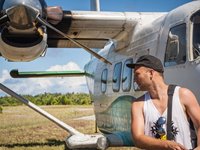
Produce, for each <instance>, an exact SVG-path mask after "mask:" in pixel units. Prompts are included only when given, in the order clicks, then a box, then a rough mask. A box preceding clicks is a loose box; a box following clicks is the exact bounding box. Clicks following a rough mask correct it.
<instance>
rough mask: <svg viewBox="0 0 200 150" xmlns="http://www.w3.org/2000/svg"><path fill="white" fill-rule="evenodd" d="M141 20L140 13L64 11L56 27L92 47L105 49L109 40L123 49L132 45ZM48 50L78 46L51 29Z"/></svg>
mask: <svg viewBox="0 0 200 150" xmlns="http://www.w3.org/2000/svg"><path fill="white" fill-rule="evenodd" d="M139 19H140V15H139V14H138V13H126V12H94V11H63V18H62V20H61V22H60V23H59V24H57V25H56V26H55V28H57V29H59V30H61V31H62V32H64V33H65V34H67V35H68V36H69V37H71V38H73V39H75V40H77V41H79V42H80V43H82V44H83V45H86V46H87V47H90V48H103V47H104V46H105V44H106V42H107V41H108V40H109V39H113V40H115V41H117V48H118V49H121V48H123V47H125V46H127V45H128V44H129V42H130V39H131V38H130V35H131V34H132V31H133V29H134V26H135V25H136V24H137V22H138V20H139ZM48 47H77V45H75V44H74V43H72V42H70V41H69V40H67V39H66V38H64V37H63V36H61V35H58V34H57V33H55V32H54V31H52V30H48Z"/></svg>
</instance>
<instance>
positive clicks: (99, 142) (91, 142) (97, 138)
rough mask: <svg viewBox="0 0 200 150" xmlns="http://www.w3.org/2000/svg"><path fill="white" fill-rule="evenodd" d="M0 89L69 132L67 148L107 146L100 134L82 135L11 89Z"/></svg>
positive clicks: (0, 85)
mask: <svg viewBox="0 0 200 150" xmlns="http://www.w3.org/2000/svg"><path fill="white" fill-rule="evenodd" d="M0 89H1V90H2V91H4V92H5V93H7V94H9V95H10V96H13V97H14V98H16V99H17V100H19V101H21V102H22V103H24V104H25V105H27V106H28V107H30V108H31V109H33V110H34V111H36V112H38V113H39V114H41V115H43V116H44V117H46V118H47V119H49V120H50V121H52V122H54V123H55V124H57V125H58V126H60V127H61V128H62V129H64V130H66V131H67V132H69V133H70V134H71V135H70V136H69V137H67V138H66V140H65V142H66V144H67V147H69V148H70V149H74V148H96V149H101V150H104V149H106V147H107V146H108V143H107V140H106V137H105V136H103V135H102V134H96V135H88V134H83V133H80V132H79V131H77V130H76V129H74V128H73V127H71V126H69V125H67V124H65V123H64V122H62V121H61V120H59V119H57V118H56V117H54V116H52V115H51V114H49V113H48V112H46V111H44V110H43V109H41V108H40V107H38V106H37V105H35V104H33V103H31V102H30V101H29V100H27V99H25V98H24V97H22V96H20V95H18V94H17V93H15V92H14V91H12V90H11V89H9V88H7V87H6V86H4V85H3V84H1V83H0Z"/></svg>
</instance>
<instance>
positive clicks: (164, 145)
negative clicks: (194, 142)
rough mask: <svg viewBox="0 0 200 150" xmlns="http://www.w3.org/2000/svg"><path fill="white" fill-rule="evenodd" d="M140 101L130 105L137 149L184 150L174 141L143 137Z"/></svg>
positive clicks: (142, 117) (141, 104)
mask: <svg viewBox="0 0 200 150" xmlns="http://www.w3.org/2000/svg"><path fill="white" fill-rule="evenodd" d="M143 104H144V102H143V101H142V100H137V101H135V102H133V103H132V122H131V130H132V136H133V139H134V143H135V145H136V146H137V147H139V148H142V149H148V150H161V149H162V150H175V149H177V150H184V149H185V148H184V147H183V146H182V145H181V144H178V143H176V142H174V141H168V140H160V139H155V138H152V137H149V136H146V135H144V113H143Z"/></svg>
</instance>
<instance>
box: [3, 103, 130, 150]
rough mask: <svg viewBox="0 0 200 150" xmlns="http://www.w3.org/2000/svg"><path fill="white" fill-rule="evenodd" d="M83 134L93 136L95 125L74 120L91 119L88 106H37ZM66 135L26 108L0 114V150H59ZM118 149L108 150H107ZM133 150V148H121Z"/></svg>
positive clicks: (62, 147)
mask: <svg viewBox="0 0 200 150" xmlns="http://www.w3.org/2000/svg"><path fill="white" fill-rule="evenodd" d="M41 108H43V109H44V110H46V111H47V112H49V113H50V114H52V115H54V116H55V117H57V118H58V119H60V120H62V121H63V122H65V123H67V124H69V125H71V126H72V127H74V128H76V129H77V130H78V131H80V132H83V133H94V132H95V121H92V120H91V121H88V120H87V121H86V120H75V118H79V117H82V116H89V115H93V114H94V112H93V107H92V106H66V105H63V106H41ZM68 135H69V134H68V133H67V132H66V131H65V130H63V129H61V128H60V127H58V126H57V125H55V124H54V123H52V122H51V121H49V120H48V119H46V118H44V117H43V116H41V115H39V114H38V113H36V112H35V111H33V110H32V109H30V108H28V107H27V106H15V107H3V113H2V114H0V150H8V149H9V150H63V149H65V144H64V139H65V138H66V137H67V136H68ZM115 149H118V150H121V149H122V148H109V150H115ZM123 149H126V150H128V149H133V148H123Z"/></svg>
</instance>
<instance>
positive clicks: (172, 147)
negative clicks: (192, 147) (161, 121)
mask: <svg viewBox="0 0 200 150" xmlns="http://www.w3.org/2000/svg"><path fill="white" fill-rule="evenodd" d="M166 147H167V149H168V150H187V149H186V148H185V147H184V146H183V145H181V144H179V143H176V142H174V141H166ZM198 150H200V149H198Z"/></svg>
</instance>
